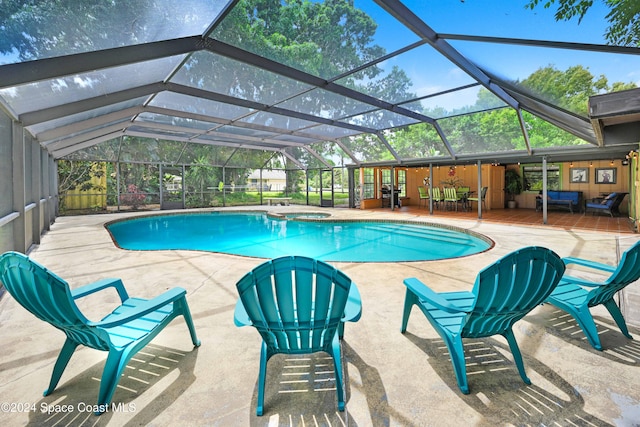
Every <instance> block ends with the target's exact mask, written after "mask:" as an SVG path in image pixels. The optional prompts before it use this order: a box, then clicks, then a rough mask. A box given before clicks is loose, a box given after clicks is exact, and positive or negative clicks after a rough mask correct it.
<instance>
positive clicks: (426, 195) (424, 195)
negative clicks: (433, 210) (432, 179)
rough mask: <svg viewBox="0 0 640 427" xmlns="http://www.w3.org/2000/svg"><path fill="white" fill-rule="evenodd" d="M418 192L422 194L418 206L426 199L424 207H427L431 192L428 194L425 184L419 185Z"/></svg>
mask: <svg viewBox="0 0 640 427" xmlns="http://www.w3.org/2000/svg"><path fill="white" fill-rule="evenodd" d="M418 193H419V194H420V204H419V205H418V207H420V206H421V205H422V201H423V200H424V207H425V208H426V207H427V201H428V200H429V194H427V189H426V188H424V187H423V186H421V185H419V186H418Z"/></svg>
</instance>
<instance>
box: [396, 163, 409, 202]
mask: <svg viewBox="0 0 640 427" xmlns="http://www.w3.org/2000/svg"><path fill="white" fill-rule="evenodd" d="M397 184H398V188H399V189H400V197H407V171H406V170H404V169H399V170H398V182H397Z"/></svg>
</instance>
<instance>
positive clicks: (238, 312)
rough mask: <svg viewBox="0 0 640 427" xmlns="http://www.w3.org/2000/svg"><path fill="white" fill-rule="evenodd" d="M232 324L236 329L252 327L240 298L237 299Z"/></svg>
mask: <svg viewBox="0 0 640 427" xmlns="http://www.w3.org/2000/svg"><path fill="white" fill-rule="evenodd" d="M233 323H234V324H235V325H236V326H238V327H242V326H251V325H253V322H252V321H251V319H250V318H249V315H248V314H247V310H246V309H245V308H244V304H243V303H242V300H241V299H240V298H238V302H236V308H235V310H234V312H233Z"/></svg>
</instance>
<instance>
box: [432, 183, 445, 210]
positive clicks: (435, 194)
mask: <svg viewBox="0 0 640 427" xmlns="http://www.w3.org/2000/svg"><path fill="white" fill-rule="evenodd" d="M430 197H431V200H433V204H434V205H435V207H436V208H440V203H441V202H443V201H444V198H443V196H442V192H441V191H440V187H433V188H432V189H431V193H430Z"/></svg>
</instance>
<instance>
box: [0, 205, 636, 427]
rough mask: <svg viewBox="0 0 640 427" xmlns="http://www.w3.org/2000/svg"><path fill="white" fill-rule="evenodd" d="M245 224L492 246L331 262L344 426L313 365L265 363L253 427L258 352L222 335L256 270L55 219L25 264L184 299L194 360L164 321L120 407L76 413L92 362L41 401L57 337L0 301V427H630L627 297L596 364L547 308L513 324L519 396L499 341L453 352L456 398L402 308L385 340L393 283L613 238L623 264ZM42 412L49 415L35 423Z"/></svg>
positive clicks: (553, 239) (554, 240) (530, 230)
mask: <svg viewBox="0 0 640 427" xmlns="http://www.w3.org/2000/svg"><path fill="white" fill-rule="evenodd" d="M252 209H260V210H271V211H274V212H279V213H287V212H322V213H331V214H332V215H333V217H334V218H356V219H398V220H415V221H421V222H434V223H438V224H445V225H453V226H457V227H462V228H468V229H471V230H474V231H476V232H479V233H482V234H485V235H487V236H489V237H490V238H492V239H493V240H494V241H495V247H494V248H493V249H491V250H490V251H487V252H484V253H481V254H478V255H473V256H470V257H465V258H460V259H451V260H443V261H427V262H401V263H384V264H383V263H337V262H335V263H332V264H333V265H335V266H337V267H338V268H340V269H341V270H342V271H344V272H345V273H346V274H347V275H348V276H350V277H351V278H352V279H353V280H354V282H355V283H356V284H357V285H358V288H359V290H360V293H361V294H362V301H363V315H362V318H361V319H360V321H359V322H357V323H354V324H347V327H346V331H345V340H344V342H343V358H344V361H345V363H344V367H345V378H346V389H347V408H346V411H345V412H337V410H336V403H335V391H334V390H322V388H323V387H322V385H321V384H323V382H322V381H321V380H322V379H323V378H324V377H325V374H323V373H322V372H319V371H318V370H320V371H322V370H324V369H326V368H325V367H322V365H323V364H324V363H326V356H324V355H316V356H312V357H308V358H300V357H297V358H293V359H292V360H288V359H285V358H284V357H280V356H276V357H274V358H273V359H272V360H271V361H270V362H269V367H268V371H267V372H268V375H267V387H266V397H265V414H264V416H262V417H257V416H256V415H255V405H256V394H257V388H256V387H257V386H256V384H257V376H258V364H259V353H260V337H259V335H258V334H257V333H256V332H255V330H253V329H252V328H241V329H239V328H237V327H235V326H234V324H233V309H234V306H235V303H236V300H237V292H236V289H235V283H236V281H237V280H238V279H239V278H240V277H241V276H242V275H244V274H245V273H246V272H247V271H249V270H250V269H252V268H253V267H255V266H256V265H258V264H260V263H261V262H263V261H264V260H262V259H256V258H246V257H238V256H232V255H224V254H213V253H204V252H192V251H158V252H143V251H126V250H121V249H118V248H117V247H115V245H114V244H113V242H112V241H111V239H110V237H109V234H108V232H107V231H106V230H105V228H104V223H106V222H108V221H110V220H113V219H116V218H123V217H125V216H135V215H139V214H141V213H128V214H104V215H88V216H74V217H60V218H58V219H57V220H56V223H55V224H53V225H52V227H51V230H50V231H49V232H48V233H47V234H46V235H45V236H43V238H42V242H41V244H40V245H39V246H37V247H36V248H35V249H34V250H32V251H31V253H30V256H32V257H33V258H34V259H35V260H36V261H38V262H40V263H42V264H43V265H45V266H46V267H48V268H49V269H50V270H52V271H53V272H55V273H56V274H58V275H59V276H61V277H63V278H64V279H66V280H67V281H68V282H69V283H70V285H71V287H72V288H75V287H78V286H81V285H83V284H86V283H89V282H92V281H94V280H97V279H100V278H104V277H120V278H122V279H123V282H124V284H125V286H126V287H127V289H128V291H129V293H130V294H131V295H132V296H139V297H143V298H150V297H153V296H156V295H158V294H159V293H160V292H162V291H164V290H166V289H169V288H171V287H174V286H182V287H184V288H185V289H187V299H188V301H189V304H190V307H191V311H192V314H193V317H194V322H195V326H196V330H197V333H198V335H199V338H200V339H201V340H202V346H201V347H199V348H197V349H194V348H193V347H192V345H191V342H190V339H189V335H188V332H187V329H186V326H185V325H184V321H183V320H182V319H181V318H178V319H176V320H174V321H173V323H172V324H171V325H170V326H169V327H167V328H166V329H165V330H164V331H163V332H162V333H160V335H158V337H157V338H156V339H155V340H154V341H153V342H152V343H151V345H149V346H148V347H146V348H145V349H143V350H142V352H140V353H139V354H138V356H136V357H135V358H134V359H133V360H132V361H131V362H130V363H129V365H128V369H127V371H126V375H125V376H124V377H123V378H122V379H121V381H120V387H119V388H118V390H117V391H116V393H115V396H114V402H115V404H116V405H119V406H116V407H114V410H112V411H110V412H107V413H105V414H103V415H102V416H100V417H95V416H94V415H93V414H92V413H90V412H82V411H83V410H84V409H86V408H87V405H92V404H95V402H96V399H97V393H98V387H99V378H100V375H101V373H102V368H103V366H104V361H105V356H106V354H105V353H104V352H100V351H95V350H91V349H86V348H82V349H78V350H76V353H75V354H74V356H73V357H72V359H71V362H70V363H69V366H68V367H67V369H66V371H65V373H64V374H63V376H62V379H61V381H60V384H59V385H58V388H57V389H56V391H54V393H52V394H51V395H49V396H47V397H43V396H42V391H43V390H44V389H45V388H46V386H47V384H48V381H49V377H50V375H51V370H52V367H53V363H54V361H55V359H56V357H57V354H58V351H59V350H60V348H61V346H62V343H63V341H64V335H63V334H62V333H61V332H58V331H56V330H55V329H53V328H52V327H51V326H49V325H47V324H45V323H44V322H41V321H38V320H36V319H35V318H34V317H33V316H32V315H31V314H29V313H28V312H26V310H24V309H23V308H22V307H20V306H18V305H17V304H16V303H15V301H14V300H13V299H12V298H11V297H10V296H9V295H7V294H5V295H3V296H2V298H1V299H0V336H1V337H2V351H1V352H0V396H1V398H0V401H2V402H3V406H2V407H0V408H1V409H2V410H1V411H0V425H10V426H14V425H27V424H30V425H60V426H62V425H65V426H66V425H71V426H73V425H114V426H121V425H128V426H134V425H154V426H173V425H194V426H201V425H202V426H205V425H217V426H247V425H251V426H276V425H305V426H311V425H327V426H328V425H331V426H347V425H349V426H350V425H357V426H424V425H429V426H451V425H473V426H494V425H590V426H591V425H593V426H607V425H612V426H637V425H640V424H639V423H640V387H639V386H638V384H639V380H638V379H639V378H640V341H639V339H638V337H640V287H639V285H638V283H634V284H633V285H631V286H629V287H627V292H626V293H625V298H624V300H625V308H624V309H623V311H624V312H625V315H626V317H627V320H628V323H629V327H630V332H631V334H632V335H634V336H635V337H636V339H635V340H628V339H626V338H625V337H623V336H622V334H621V333H620V331H619V330H618V328H617V327H616V326H615V324H614V322H613V320H612V319H611V317H610V316H609V315H608V313H607V312H606V310H604V309H603V308H602V307H598V308H597V309H596V310H594V311H593V312H594V314H595V318H596V322H597V324H598V328H599V332H600V336H601V340H602V343H603V346H604V348H605V350H604V351H601V352H600V351H596V350H594V349H593V348H592V347H591V346H589V344H588V343H587V342H586V339H585V338H584V335H583V334H582V333H581V331H580V329H579V328H578V327H577V325H576V324H575V322H573V320H571V318H570V317H569V318H568V316H567V315H566V314H565V313H563V312H561V311H559V310H557V309H555V308H554V307H552V306H549V305H543V306H540V307H538V308H536V309H535V310H534V311H533V312H532V313H530V314H529V315H528V316H527V317H525V318H524V319H523V320H522V321H520V322H518V323H517V324H516V326H515V328H514V332H515V334H516V337H517V339H518V343H519V345H520V348H521V350H522V353H523V356H524V363H525V367H526V369H527V374H528V375H529V377H530V378H531V380H532V385H530V386H527V385H526V384H524V383H523V382H522V381H521V379H520V376H519V375H518V373H517V370H516V367H515V365H514V364H513V361H512V358H511V353H510V352H509V350H508V346H507V344H506V340H504V339H503V338H501V337H494V338H490V339H482V340H468V341H465V349H466V353H467V366H468V378H469V385H470V388H471V393H470V394H469V395H463V394H462V393H460V391H459V389H458V387H457V385H456V381H455V376H454V373H453V369H452V366H451V363H450V361H449V358H448V355H447V352H446V349H445V348H443V343H442V341H441V340H440V339H439V337H438V335H437V333H436V332H435V331H434V330H433V328H431V326H430V325H429V323H428V322H427V320H426V319H425V317H424V316H423V315H422V313H421V312H420V311H419V310H417V309H415V308H414V310H413V312H412V315H411V318H410V320H409V326H408V330H407V333H406V334H401V333H400V331H399V329H400V320H401V315H402V304H403V299H404V291H405V288H404V286H403V284H402V281H403V279H404V278H407V277H417V278H419V279H421V280H422V281H424V282H425V283H428V284H429V285H430V286H431V287H432V288H433V289H435V290H437V291H451V290H469V289H470V288H471V287H472V284H473V281H474V279H475V276H476V274H477V273H478V271H479V270H481V269H482V268H483V267H485V266H486V265H488V264H490V263H492V262H493V261H495V260H497V259H498V258H500V257H502V256H503V255H505V254H507V253H509V252H511V251H512V250H515V249H517V248H520V247H522V246H526V245H541V246H546V247H548V248H551V249H553V250H554V251H556V252H557V253H558V254H559V255H560V256H563V257H564V256H574V257H583V258H588V259H592V260H596V261H600V262H605V263H608V264H615V262H616V261H615V245H616V237H619V242H620V246H621V248H622V250H624V249H626V248H627V247H629V246H631V245H632V244H633V243H635V242H636V241H637V240H638V238H640V237H639V236H638V235H636V234H629V233H620V234H616V233H611V232H596V231H582V230H575V229H560V228H553V227H548V226H512V225H508V224H498V223H490V222H483V221H478V220H474V219H460V218H447V217H425V216H418V215H412V214H411V213H397V212H396V213H388V212H384V211H360V210H349V209H332V208H318V207H315V208H313V207H304V206H271V207H268V208H267V207H266V206H262V207H254V208H252ZM225 210H239V209H238V208H235V209H232V208H229V209H225ZM142 214H148V212H147V213H142ZM577 274H579V275H583V276H585V275H586V274H587V273H584V272H578V273H577ZM115 302H116V297H115V293H113V294H112V293H109V292H107V293H106V294H104V295H99V296H97V297H96V298H88V299H87V300H86V301H82V304H81V306H80V307H81V309H82V310H83V312H84V313H85V314H87V315H88V317H89V318H92V319H95V320H97V319H98V317H99V316H100V314H101V313H105V312H107V311H109V310H110V309H111V308H112V307H113V305H114V303H115ZM329 363H330V362H329ZM296 364H297V365H302V366H308V367H310V368H309V369H311V370H313V369H316V372H315V373H312V374H309V375H310V377H312V378H316V379H318V380H320V381H318V382H317V384H320V385H317V386H315V391H313V390H314V386H313V385H310V386H309V387H308V389H307V386H306V384H304V383H302V384H300V385H291V384H284V383H281V382H280V381H281V374H282V372H283V371H291V370H292V368H291V366H292V365H296ZM297 369H304V368H302V367H300V366H298V367H297ZM294 391H297V392H294ZM5 403H9V404H14V405H13V406H6V405H5ZM25 403H26V404H28V406H29V407H28V408H26V409H25V410H24V411H21V412H11V411H10V410H7V408H13V409H21V408H22V407H23V405H24V404H25ZM52 405H69V406H67V407H66V408H67V409H71V411H70V412H62V409H63V408H64V407H63V406H52ZM46 408H51V410H52V412H51V413H50V414H47V413H45V412H43V411H42V409H46ZM33 409H35V410H33Z"/></svg>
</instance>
